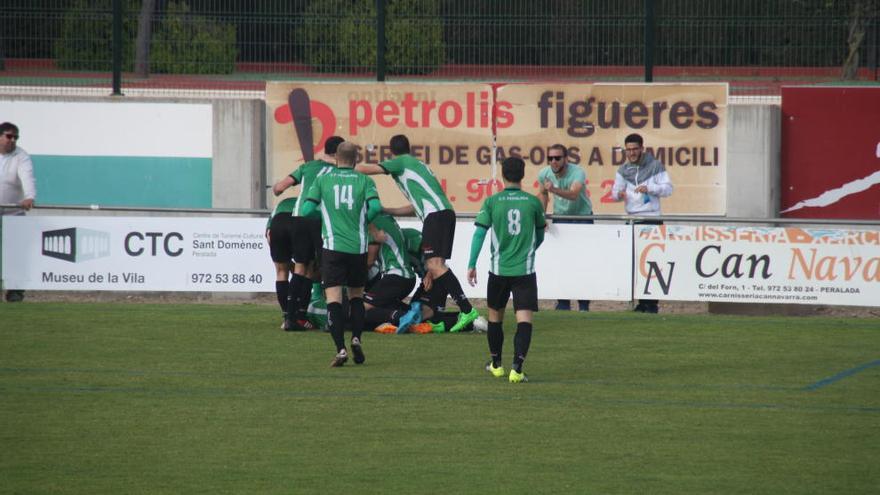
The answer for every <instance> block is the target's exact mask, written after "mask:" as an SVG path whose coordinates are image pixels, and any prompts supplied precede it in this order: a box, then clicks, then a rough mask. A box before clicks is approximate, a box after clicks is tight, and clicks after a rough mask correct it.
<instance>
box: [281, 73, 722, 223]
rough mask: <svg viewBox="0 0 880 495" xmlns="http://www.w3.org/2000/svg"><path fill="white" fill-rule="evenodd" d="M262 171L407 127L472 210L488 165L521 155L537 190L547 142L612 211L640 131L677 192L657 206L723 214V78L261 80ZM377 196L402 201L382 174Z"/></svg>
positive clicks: (528, 184) (492, 170)
mask: <svg viewBox="0 0 880 495" xmlns="http://www.w3.org/2000/svg"><path fill="white" fill-rule="evenodd" d="M266 103H267V105H268V107H269V112H268V113H269V117H268V119H269V123H268V125H269V128H270V131H269V133H268V139H269V141H270V142H269V143H268V146H267V148H268V150H269V175H270V177H269V179H270V180H271V181H272V182H274V181H277V180H278V179H280V178H282V177H284V176H285V175H287V174H289V173H290V172H292V171H293V170H295V169H296V167H298V166H299V165H301V164H302V163H303V162H304V161H306V160H310V159H313V158H314V157H316V156H320V153H321V152H322V151H323V147H324V143H325V142H326V139H327V138H328V137H330V136H331V135H334V134H336V135H339V136H341V137H343V138H345V139H346V140H350V141H352V142H354V143H356V144H358V145H359V146H360V154H359V160H361V161H366V162H368V163H380V162H381V161H383V160H387V159H389V158H391V154H390V150H389V149H388V141H389V139H390V138H391V136H393V135H395V134H405V135H407V136H408V137H409V140H410V143H412V145H413V155H415V156H417V157H418V158H420V159H421V160H423V161H424V162H425V163H427V164H428V165H430V166H431V169H432V170H433V172H434V173H435V174H436V175H437V177H438V178H439V179H440V181H441V184H443V186H444V187H445V188H446V191H447V195H448V196H449V198H450V200H451V201H452V202H453V204H454V205H455V209H456V210H457V211H460V212H477V211H479V208H480V206H481V204H482V202H483V199H485V198H486V197H487V196H489V195H491V194H492V193H493V192H496V191H498V190H500V189H501V188H502V187H503V186H502V184H501V172H500V169H499V167H497V164H498V163H500V161H501V160H503V159H504V158H506V157H508V156H519V157H522V158H523V159H524V160H525V161H526V164H527V170H526V178H525V182H524V187H525V188H526V190H527V191H530V192H533V193H537V191H538V183H537V181H536V178H537V175H538V172H539V171H540V170H541V168H543V167H545V166H548V164H547V150H548V148H549V147H550V146H551V145H553V144H557V143H558V144H563V145H565V146H566V147H568V148H570V150H571V155H570V161H571V162H573V163H575V164H578V165H580V166H581V167H583V168H584V169H585V171H586V173H587V184H586V185H587V190H588V192H589V194H590V196H591V199H592V202H593V209H594V212H595V213H597V214H622V213H623V205H622V203H617V202H614V201H612V199H611V197H610V191H611V185H612V184H613V182H614V176H615V172H616V171H617V167H619V166H620V165H621V164H623V162H624V157H623V152H622V148H623V141H624V138H625V137H626V135H627V134H630V133H633V132H638V133H640V134H641V135H642V137H643V138H644V139H645V146H646V147H647V148H648V150H649V151H650V152H651V153H652V154H654V155H655V156H656V157H658V158H659V159H660V160H661V161H662V162H663V163H664V164H665V165H666V167H667V171H668V172H669V174H670V176H671V178H672V181H673V183H674V185H675V193H673V195H672V196H671V197H670V198H666V199H664V201H663V212H664V213H667V214H691V215H693V214H696V215H724V214H725V212H726V202H725V198H726V177H727V174H726V153H727V148H726V145H727V143H726V136H727V132H726V125H727V85H726V84H556V83H547V84H540V83H522V84H480V83H448V84H437V83H432V84H415V83H399V84H398V83H311V84H301V83H278V82H276V83H271V82H270V83H268V84H267V89H266ZM376 183H377V185H378V187H379V194H380V196H381V198H382V203H383V204H384V205H387V206H400V205H402V204H404V203H405V200H404V198H403V196H402V195H401V194H400V193H399V192H398V191H397V189H396V187H395V186H394V184H393V182H392V181H391V180H390V178H389V179H387V180H382V179H381V178H380V179H379V180H377V181H376Z"/></svg>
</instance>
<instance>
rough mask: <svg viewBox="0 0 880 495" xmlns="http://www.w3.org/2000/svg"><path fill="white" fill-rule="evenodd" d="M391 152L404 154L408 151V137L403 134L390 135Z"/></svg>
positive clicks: (396, 154)
mask: <svg viewBox="0 0 880 495" xmlns="http://www.w3.org/2000/svg"><path fill="white" fill-rule="evenodd" d="M390 144H391V154H392V155H394V156H398V155H406V154H407V153H409V138H407V137H406V136H404V135H403V134H398V135H396V136H391V143H390Z"/></svg>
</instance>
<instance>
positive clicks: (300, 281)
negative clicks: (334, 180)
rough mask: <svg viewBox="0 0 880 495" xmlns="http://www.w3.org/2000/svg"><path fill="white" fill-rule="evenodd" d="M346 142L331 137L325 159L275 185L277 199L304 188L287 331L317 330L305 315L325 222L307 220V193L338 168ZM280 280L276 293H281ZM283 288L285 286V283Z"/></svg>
mask: <svg viewBox="0 0 880 495" xmlns="http://www.w3.org/2000/svg"><path fill="white" fill-rule="evenodd" d="M343 141H344V140H343V139H342V138H341V137H339V136H330V137H329V138H327V141H326V143H325V144H324V155H325V156H324V157H323V158H322V159H318V160H312V161H309V162H306V163H304V164H302V165H300V166H299V168H297V169H296V170H294V171H293V172H291V173H290V175H288V176H286V177H284V178H283V179H281V180H279V181H278V182H276V183H275V185H274V186H272V192H273V193H274V194H275V196H280V195H281V193H283V192H284V191H285V190H286V189H287V188H289V187H293V186H295V185H297V184H299V185H300V198H299V201H297V202H296V205H295V206H294V208H293V210H292V211H291V217H292V218H291V225H290V229H291V233H290V239H291V242H292V243H293V244H292V246H291V252H292V255H293V261H294V265H293V276H292V277H291V279H290V282H289V287H288V292H289V296H288V303H287V321H286V322H285V324H284V325H283V328H285V330H306V329H311V328H313V325H311V324H310V323H309V320H308V319H307V318H306V315H305V312H306V308H307V307H308V305H309V300H311V293H312V281H313V280H316V279H318V278H319V273H318V270H319V265H320V262H321V219H320V218H306V217H305V215H303V214H302V209H303V206H304V204H305V193H306V192H307V191H308V190H309V187H311V185H312V183H313V182H314V181H315V179H317V177H318V176H320V175H323V174H326V173H327V172H330V171H331V170H333V169H334V168H335V164H334V160H335V154H336V149H337V147H338V146H339V144H340V143H342V142H343ZM277 285H278V280H277V278H276V292H277V291H278V290H279V289H278V287H277ZM282 285H283V284H282Z"/></svg>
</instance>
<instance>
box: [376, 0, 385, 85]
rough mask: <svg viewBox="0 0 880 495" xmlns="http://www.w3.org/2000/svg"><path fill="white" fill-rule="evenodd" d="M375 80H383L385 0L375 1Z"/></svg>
mask: <svg viewBox="0 0 880 495" xmlns="http://www.w3.org/2000/svg"><path fill="white" fill-rule="evenodd" d="M376 80H377V81H380V82H381V81H384V80H385V0H376Z"/></svg>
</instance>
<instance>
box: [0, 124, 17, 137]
mask: <svg viewBox="0 0 880 495" xmlns="http://www.w3.org/2000/svg"><path fill="white" fill-rule="evenodd" d="M9 131H12V133H13V134H18V126H17V125H15V124H13V123H12V122H4V123H2V124H0V134H3V133H4V132H9Z"/></svg>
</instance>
